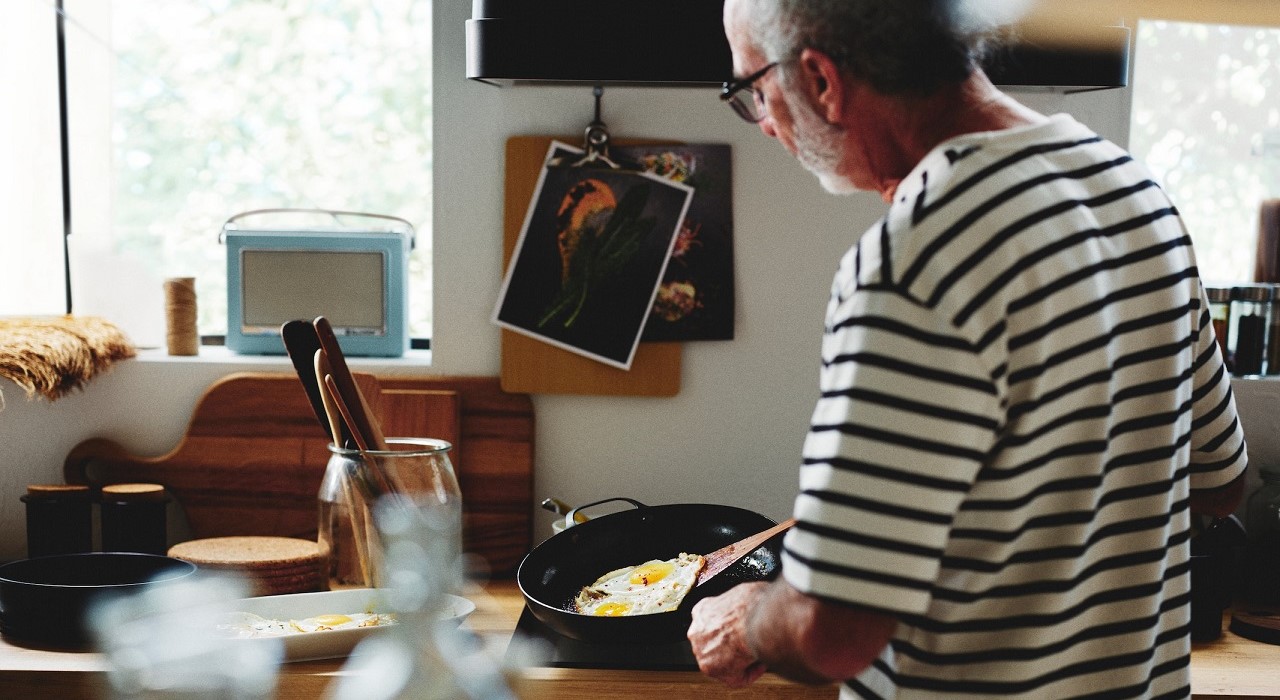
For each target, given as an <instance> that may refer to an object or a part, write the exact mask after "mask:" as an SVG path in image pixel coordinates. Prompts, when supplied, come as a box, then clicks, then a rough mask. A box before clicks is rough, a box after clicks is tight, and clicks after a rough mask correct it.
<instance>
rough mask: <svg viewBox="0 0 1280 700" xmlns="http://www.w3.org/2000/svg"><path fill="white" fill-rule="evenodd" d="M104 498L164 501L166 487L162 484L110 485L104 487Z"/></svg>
mask: <svg viewBox="0 0 1280 700" xmlns="http://www.w3.org/2000/svg"><path fill="white" fill-rule="evenodd" d="M102 498H103V499H104V500H113V501H163V500H165V498H166V496H165V492H164V487H163V486H161V485H160V484H109V485H107V486H103V487H102Z"/></svg>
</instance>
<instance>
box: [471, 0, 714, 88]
mask: <svg viewBox="0 0 1280 700" xmlns="http://www.w3.org/2000/svg"><path fill="white" fill-rule="evenodd" d="M723 6H724V2H723V0H473V2H472V5H471V17H472V19H469V20H467V23H466V27H467V77H468V78H472V79H474V80H482V81H485V82H491V83H495V84H499V85H507V84H514V83H590V84H635V85H701V86H706V85H719V84H720V83H722V82H723V81H725V80H726V79H728V77H729V76H730V75H732V73H733V62H732V59H731V58H730V54H729V41H728V40H727V39H725V36H724V26H723V24H722V22H723V20H722V19H721V10H722V8H723Z"/></svg>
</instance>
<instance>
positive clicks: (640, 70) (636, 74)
mask: <svg viewBox="0 0 1280 700" xmlns="http://www.w3.org/2000/svg"><path fill="white" fill-rule="evenodd" d="M890 1H892V0H890ZM723 7H724V0H473V2H472V6H471V19H469V20H467V22H466V31H467V77H468V78H470V79H472V80H477V81H481V82H487V83H492V84H495V85H517V84H531V85H537V84H552V85H554V84H579V83H584V84H591V85H661V86H680V85H688V86H700V87H705V86H719V85H720V84H721V83H722V82H723V81H725V80H727V79H728V78H729V77H730V76H731V75H732V73H733V61H732V58H731V56H730V53H729V42H728V40H727V39H725V35H724V26H723V24H722V14H721V13H722V9H723ZM1099 30H1100V33H1099V36H1103V37H1107V41H1105V42H1103V43H1100V44H1099V45H1098V46H1097V47H1095V48H1091V49H1071V50H1063V49H1052V48H1042V47H1034V46H1028V45H1014V46H1011V47H1005V48H1002V49H1001V50H999V51H998V52H996V53H995V54H994V55H993V56H992V58H991V60H990V61H989V62H988V65H987V69H988V73H989V74H991V76H992V79H993V80H995V81H996V83H997V84H999V85H1005V86H1020V87H1039V88H1063V89H1066V90H1077V89H1099V88H1109V87H1121V86H1124V85H1127V84H1128V77H1129V30H1128V29H1126V28H1124V27H1100V28H1099Z"/></svg>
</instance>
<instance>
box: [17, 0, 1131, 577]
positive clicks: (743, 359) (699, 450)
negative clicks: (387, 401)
mask: <svg viewBox="0 0 1280 700" xmlns="http://www.w3.org/2000/svg"><path fill="white" fill-rule="evenodd" d="M469 11H470V4H469V3H461V2H449V1H441V2H437V3H436V28H435V42H436V47H437V64H436V69H435V76H434V80H435V89H436V94H435V116H436V123H435V129H436V133H435V144H436V152H435V164H436V170H435V177H436V184H435V189H436V196H437V199H436V203H435V208H436V220H435V249H436V260H435V278H436V283H437V285H438V286H437V289H436V304H435V319H436V320H435V327H436V335H435V338H434V339H433V344H434V349H433V354H434V365H433V366H432V367H430V368H427V371H430V372H432V373H448V374H483V375H496V374H497V373H498V369H499V347H498V331H497V329H496V328H495V327H494V326H492V325H491V324H490V323H489V321H488V319H489V315H490V312H491V310H492V306H493V303H494V300H495V297H496V294H497V289H498V285H499V281H500V275H501V270H500V267H501V242H502V201H503V163H502V159H503V148H504V141H505V139H506V138H507V137H508V136H512V135H525V134H553V135H565V136H570V137H577V136H579V135H580V134H581V133H582V130H583V128H584V127H585V126H586V124H587V122H588V121H590V119H591V117H592V96H591V91H590V89H589V88H586V87H581V88H559V87H556V88H550V87H513V88H496V87H493V86H489V85H484V84H480V83H473V82H469V81H467V80H466V79H465V78H464V77H463V75H464V54H465V45H464V38H463V22H464V21H465V20H466V19H467V18H468V16H469ZM1020 97H1022V98H1024V101H1026V102H1028V103H1029V104H1031V105H1032V106H1033V107H1035V108H1037V109H1039V110H1041V111H1045V112H1055V111H1069V112H1073V113H1075V114H1077V116H1078V117H1079V118H1081V119H1082V120H1083V121H1085V122H1086V123H1088V124H1089V125H1091V126H1092V127H1093V128H1095V129H1096V130H1098V131H1099V132H1100V133H1102V134H1103V135H1105V136H1107V137H1109V138H1112V139H1115V140H1117V141H1119V142H1121V143H1124V142H1126V141H1127V136H1128V109H1129V104H1128V100H1129V97H1128V91H1126V90H1113V91H1105V92H1097V93H1090V94H1084V95H1061V94H1053V93H1035V94H1026V95H1020ZM603 119H604V121H605V122H606V123H607V124H608V127H609V130H610V131H611V133H612V134H614V135H615V136H616V137H653V138H657V137H661V138H670V139H680V140H684V141H689V142H718V143H729V144H731V145H732V146H733V149H734V150H733V156H734V178H735V182H734V188H735V192H734V216H735V229H736V240H735V246H736V262H735V265H736V274H737V281H738V292H737V295H738V296H737V303H738V317H737V337H736V338H735V339H734V340H732V341H715V342H699V343H689V344H687V345H686V347H685V351H684V371H683V377H682V382H683V386H682V389H681V391H680V393H679V395H678V396H676V397H674V398H601V397H582V396H536V397H535V407H536V412H537V431H538V432H537V444H538V453H537V456H536V469H537V476H536V495H537V496H539V497H542V496H546V495H555V496H558V497H560V498H562V499H564V500H566V501H569V502H584V501H587V500H594V499H599V498H605V497H609V496H614V495H626V496H630V497H633V498H637V499H639V500H641V501H645V502H650V503H670V502H688V501H706V502H716V503H727V504H733V505H738V506H742V507H746V508H751V509H755V510H759V511H761V512H764V513H765V514H767V515H770V516H771V517H774V518H781V517H784V516H785V515H786V514H787V513H788V511H789V508H790V504H791V500H792V498H793V496H794V493H795V488H796V486H795V484H796V468H797V465H798V455H799V451H800V445H801V442H802V440H803V437H804V433H805V427H806V424H807V420H808V417H809V413H810V410H811V409H812V404H813V401H814V399H815V397H816V388H815V387H816V381H817V369H818V359H817V358H818V346H819V335H820V332H821V329H822V313H823V309H824V306H825V303H826V297H827V289H828V287H829V283H830V278H831V274H832V273H833V272H834V269H835V265H836V261H837V259H838V257H839V255H840V254H841V253H842V252H843V251H844V250H845V249H846V248H847V247H848V246H849V245H850V244H851V243H852V242H853V240H854V238H855V237H856V236H857V235H858V234H860V233H861V232H862V231H863V230H864V229H865V228H866V227H867V226H869V225H870V224H872V223H873V222H874V221H875V220H876V219H877V218H878V217H879V215H880V214H881V212H882V210H883V205H882V204H881V203H880V201H879V199H878V197H876V196H873V195H857V196H853V197H844V198H837V197H832V196H830V195H827V194H825V193H824V192H823V191H822V189H821V188H820V187H819V186H818V184H817V182H816V180H814V179H813V178H812V177H811V176H809V175H808V174H807V173H805V172H804V171H803V170H802V169H801V168H800V167H799V166H798V165H797V164H796V163H794V162H793V161H792V159H791V158H790V157H789V156H788V155H787V154H786V153H785V151H783V149H782V148H781V147H780V146H778V145H777V144H776V143H774V142H772V141H770V140H769V139H767V138H765V137H764V136H762V135H761V134H760V133H759V131H758V130H756V129H754V128H752V127H750V126H748V125H746V124H744V123H742V122H741V121H740V120H739V119H738V118H737V117H735V116H734V115H733V114H732V113H731V112H730V110H728V109H726V108H725V107H724V106H723V105H721V104H719V101H718V100H717V99H716V91H715V90H713V89H706V88H673V89H652V88H643V89H642V88H616V89H615V88H609V89H606V91H605V95H604V111H603ZM8 264H9V263H3V262H0V274H2V273H3V272H4V268H5V267H6V266H7V265H8ZM353 364H354V365H357V367H358V368H361V369H366V368H368V369H378V368H379V367H380V366H379V365H377V364H371V363H369V362H368V361H361V360H355V361H353ZM248 369H253V370H259V369H268V370H275V371H281V372H289V371H291V367H290V366H289V365H288V364H287V362H286V361H285V360H282V359H277V360H259V359H251V360H239V361H235V362H230V363H216V362H210V361H208V360H207V359H197V360H191V359H168V358H163V359H158V360H146V361H130V362H126V363H124V364H122V365H120V366H118V367H117V368H116V369H115V370H114V371H113V372H112V373H110V374H109V375H107V376H105V377H103V378H101V379H98V380H96V381H94V382H93V383H92V384H90V385H89V387H88V388H87V389H86V390H85V391H84V392H81V393H78V394H76V395H73V396H71V397H68V398H65V399H62V400H59V401H58V402H56V403H53V404H50V403H48V402H45V401H43V400H36V401H32V402H28V401H26V400H25V399H24V398H23V396H22V394H21V391H20V390H18V389H17V388H16V387H14V386H13V385H12V384H8V383H0V392H3V394H4V396H5V399H6V400H7V404H8V405H7V407H6V408H5V409H4V411H3V412H0V445H3V446H4V450H3V452H0V560H3V559H9V558H14V557H18V556H22V555H23V553H24V550H25V539H24V533H25V525H24V520H23V517H24V516H23V510H22V504H21V503H20V502H19V500H18V497H19V496H20V495H21V494H22V493H23V492H24V489H25V485H26V484H27V483H34V482H48V481H57V480H60V479H61V465H62V460H63V458H64V457H65V455H66V454H67V452H68V451H69V450H70V449H71V447H72V446H74V445H75V444H77V443H78V442H80V441H82V440H84V439H87V438H89V437H93V436H104V437H109V438H111V439H114V440H116V441H118V442H120V443H122V444H123V445H125V446H126V447H127V448H128V449H130V450H131V451H133V452H135V453H137V454H144V455H158V454H163V453H165V452H167V451H169V450H171V449H173V447H175V446H176V445H177V442H178V440H179V438H180V437H181V435H182V432H183V429H184V427H185V423H186V420H187V418H188V416H189V414H190V411H191V408H192V406H193V404H194V402H195V400H196V398H197V396H198V395H199V394H200V393H201V392H202V391H203V390H204V389H205V387H207V386H208V384H209V383H210V382H211V381H213V380H214V379H216V378H217V377H219V376H221V375H223V374H225V373H228V372H231V371H239V370H248ZM388 371H394V372H399V373H412V372H413V371H415V368H413V367H406V366H404V365H403V364H396V365H394V366H393V367H391V368H389V369H388ZM419 371H420V370H419ZM530 507H531V508H533V507H534V504H530ZM537 512H538V514H539V516H538V518H537V519H536V522H537V527H538V530H537V532H536V534H537V535H538V536H539V537H541V536H543V535H544V534H546V533H547V532H549V529H548V528H547V524H548V522H549V519H550V516H549V514H544V513H542V511H537Z"/></svg>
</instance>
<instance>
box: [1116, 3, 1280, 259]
mask: <svg viewBox="0 0 1280 700" xmlns="http://www.w3.org/2000/svg"><path fill="white" fill-rule="evenodd" d="M1130 148H1131V150H1132V151H1133V153H1134V155H1135V156H1136V157H1137V158H1138V159H1140V160H1142V161H1144V162H1145V163H1146V164H1147V165H1148V167H1150V168H1151V169H1152V171H1154V173H1155V175H1156V179H1157V180H1159V182H1160V183H1161V184H1162V185H1163V186H1164V187H1165V189H1166V190H1167V191H1168V192H1169V195H1170V197H1172V199H1173V202H1174V204H1175V205H1176V206H1177V207H1178V209H1179V210H1180V211H1181V212H1182V214H1183V217H1184V219H1185V221H1186V224H1187V228H1188V229H1189V230H1190V232H1191V236H1192V239H1193V240H1194V241H1195V245H1196V252H1197V256H1198V259H1199V265H1200V271H1201V276H1202V277H1203V278H1204V279H1205V280H1207V281H1213V282H1249V281H1252V280H1253V275H1254V269H1253V266H1254V254H1255V251H1256V246H1257V243H1256V241H1257V232H1258V209H1259V205H1260V203H1261V202H1262V200H1264V199H1268V198H1277V197H1280V29H1273V28H1258V27H1240V26H1225V25H1207V24H1194V23H1181V22H1164V21H1142V22H1139V24H1138V31H1137V46H1136V51H1135V64H1134V77H1133V113H1132V129H1131V135H1130Z"/></svg>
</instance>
